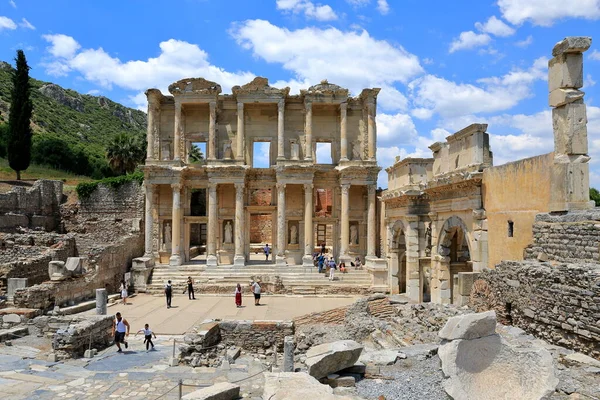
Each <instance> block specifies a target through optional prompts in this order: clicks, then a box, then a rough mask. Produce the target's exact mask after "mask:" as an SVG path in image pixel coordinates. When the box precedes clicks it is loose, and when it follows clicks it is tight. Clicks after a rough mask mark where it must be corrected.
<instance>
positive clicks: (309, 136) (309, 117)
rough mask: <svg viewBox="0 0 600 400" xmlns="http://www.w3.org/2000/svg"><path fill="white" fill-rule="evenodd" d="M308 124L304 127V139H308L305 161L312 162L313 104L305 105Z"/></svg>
mask: <svg viewBox="0 0 600 400" xmlns="http://www.w3.org/2000/svg"><path fill="white" fill-rule="evenodd" d="M305 107H306V122H305V125H304V137H305V139H306V148H305V149H304V159H305V160H312V103H311V102H308V103H306V104H305Z"/></svg>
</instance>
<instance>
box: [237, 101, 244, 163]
mask: <svg viewBox="0 0 600 400" xmlns="http://www.w3.org/2000/svg"><path fill="white" fill-rule="evenodd" d="M244 158H245V157H244V103H241V102H238V103H237V157H236V159H238V160H240V161H243V160H244Z"/></svg>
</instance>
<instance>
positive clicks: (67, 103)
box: [0, 61, 147, 178]
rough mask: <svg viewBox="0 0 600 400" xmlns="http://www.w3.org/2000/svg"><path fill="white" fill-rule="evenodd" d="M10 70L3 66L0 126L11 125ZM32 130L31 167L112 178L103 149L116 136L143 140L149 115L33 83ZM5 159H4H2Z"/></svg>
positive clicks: (38, 82) (54, 86)
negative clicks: (131, 136)
mask: <svg viewBox="0 0 600 400" xmlns="http://www.w3.org/2000/svg"><path fill="white" fill-rule="evenodd" d="M11 71H12V66H11V65H10V64H8V63H6V62H2V61H0V124H2V123H6V122H7V121H8V112H9V107H10V91H11V89H12V82H11ZM30 82H31V86H32V91H31V98H32V101H33V116H32V124H33V128H34V138H33V149H32V162H33V163H37V164H41V165H47V166H50V167H54V168H57V169H60V170H66V171H70V172H73V173H75V174H78V175H87V176H93V177H94V178H101V177H103V176H108V175H111V174H112V172H111V171H110V168H109V167H108V164H107V162H106V159H105V146H106V144H107V143H108V141H109V140H110V139H111V138H112V137H113V136H114V135H115V134H117V133H121V132H127V133H130V134H133V135H135V136H138V137H140V138H144V137H145V133H146V123H147V119H146V114H145V113H144V112H141V111H139V110H135V109H131V108H128V107H125V106H123V105H121V104H119V103H115V102H114V101H111V100H109V99H107V98H106V97H103V96H91V95H84V94H80V93H78V92H76V91H74V90H69V89H63V88H62V87H60V86H58V85H55V84H52V83H49V82H43V81H39V80H37V79H33V78H32V79H30ZM2 156H4V155H3V154H0V157H2Z"/></svg>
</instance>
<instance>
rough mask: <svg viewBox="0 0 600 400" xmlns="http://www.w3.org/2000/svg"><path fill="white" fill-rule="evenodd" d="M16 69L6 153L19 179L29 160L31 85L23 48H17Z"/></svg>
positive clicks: (13, 80)
mask: <svg viewBox="0 0 600 400" xmlns="http://www.w3.org/2000/svg"><path fill="white" fill-rule="evenodd" d="M15 61H16V62H17V69H16V70H15V71H14V72H13V76H12V82H13V89H12V92H11V102H10V116H9V117H8V140H7V146H6V150H7V154H8V165H9V166H10V167H11V168H12V169H13V170H14V171H16V173H17V180H21V171H25V170H26V169H27V168H28V167H29V163H30V161H31V136H32V131H31V125H30V120H31V113H32V111H33V104H32V103H31V99H30V95H31V86H30V84H29V66H28V65H27V60H26V59H25V53H23V50H17V58H16V59H15Z"/></svg>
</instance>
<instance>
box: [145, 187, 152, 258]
mask: <svg viewBox="0 0 600 400" xmlns="http://www.w3.org/2000/svg"><path fill="white" fill-rule="evenodd" d="M153 200H154V185H152V184H150V183H146V210H145V212H146V219H145V222H144V257H148V258H151V259H152V260H154V255H153V253H152V241H153V239H154V238H153V237H152V231H153V229H152V228H153V224H154V219H153V218H152V209H153V208H154V204H153Z"/></svg>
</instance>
